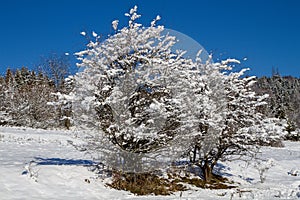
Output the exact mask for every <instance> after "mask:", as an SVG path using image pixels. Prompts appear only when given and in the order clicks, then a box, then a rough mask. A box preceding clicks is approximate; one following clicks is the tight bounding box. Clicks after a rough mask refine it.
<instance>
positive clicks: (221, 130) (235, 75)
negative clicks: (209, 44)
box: [188, 59, 284, 180]
mask: <svg viewBox="0 0 300 200" xmlns="http://www.w3.org/2000/svg"><path fill="white" fill-rule="evenodd" d="M232 63H233V64H235V63H237V64H239V61H237V60H235V59H228V60H224V61H222V62H220V63H209V62H207V63H205V64H201V62H198V63H197V64H198V65H197V66H198V74H199V75H198V76H195V77H194V78H193V79H191V83H194V84H197V83H199V82H200V83H205V84H204V85H203V86H202V87H199V86H198V87H196V88H195V89H194V90H191V91H194V93H195V96H194V97H193V99H190V100H189V101H188V102H190V103H191V104H192V105H193V107H194V109H193V110H191V111H192V112H193V113H190V114H189V116H190V117H191V118H192V119H190V120H189V121H190V122H191V125H190V127H192V129H191V130H189V131H193V132H195V133H197V136H196V139H195V141H194V142H195V146H194V149H192V150H191V152H192V153H191V154H192V158H191V159H192V161H193V162H194V163H196V164H197V165H199V166H200V167H201V168H202V171H203V172H204V174H203V175H204V178H205V179H207V180H209V179H210V178H211V176H212V170H213V168H214V166H215V165H216V164H217V162H218V161H219V160H220V159H226V158H227V159H228V158H229V157H232V156H235V155H240V156H243V155H249V153H250V152H251V153H255V152H256V151H257V148H258V144H261V143H264V144H268V143H270V142H273V141H276V140H280V139H282V137H283V135H284V134H283V132H284V129H283V126H279V125H278V124H276V121H275V120H268V119H264V118H265V116H264V115H263V114H261V113H260V112H259V110H260V107H261V106H263V105H265V104H266V102H265V99H266V98H267V97H268V95H262V96H260V95H257V94H256V93H255V92H254V91H252V85H253V84H254V83H255V77H243V76H244V72H245V71H247V70H248V69H243V70H241V71H239V72H233V71H232V67H231V65H230V64H232ZM189 97H190V96H189ZM195 100H196V101H195ZM193 102H196V104H195V103H194V104H193Z"/></svg>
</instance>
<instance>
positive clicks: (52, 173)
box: [0, 127, 300, 200]
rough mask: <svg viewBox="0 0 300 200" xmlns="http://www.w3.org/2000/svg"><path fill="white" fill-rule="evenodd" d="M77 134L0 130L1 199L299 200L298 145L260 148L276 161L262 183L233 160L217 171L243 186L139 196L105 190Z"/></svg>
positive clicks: (253, 170) (250, 167)
mask: <svg viewBox="0 0 300 200" xmlns="http://www.w3.org/2000/svg"><path fill="white" fill-rule="evenodd" d="M73 135H74V133H73V132H64V131H44V130H35V129H28V128H26V129H25V128H6V127H0V199H3V200H6V199H39V200H40V199H64V200H68V199H300V143H297V142H285V147H284V148H270V147H268V148H263V149H262V154H261V155H260V156H261V157H262V158H264V159H273V160H272V162H273V166H272V167H271V168H270V169H269V170H267V172H265V173H264V174H263V175H265V176H266V180H265V182H264V183H261V181H260V176H259V173H258V172H259V170H258V169H257V168H258V167H254V164H250V165H247V164H246V163H245V162H239V161H234V162H226V163H221V164H220V165H219V167H220V168H221V172H222V173H223V175H225V176H227V177H228V178H229V179H231V180H234V181H235V182H237V183H239V188H235V189H230V190H204V189H199V188H191V190H188V191H185V192H183V193H181V194H180V193H175V194H174V195H171V196H167V197H165V196H159V197H157V196H142V197H141V196H134V195H132V194H130V193H128V192H125V191H117V190H114V189H110V188H107V187H106V186H105V184H104V183H103V181H102V180H101V179H99V178H97V177H96V175H95V174H94V173H93V172H92V171H90V170H89V167H87V165H90V164H92V163H93V162H92V160H91V158H90V157H89V156H88V155H85V154H84V153H82V152H79V151H78V150H76V149H75V148H74V147H73V146H71V145H70V144H69V143H68V140H72V141H74V140H75V139H74V137H72V136H73ZM75 142H76V141H75ZM32 161H33V162H32ZM259 166H260V167H264V165H259ZM298 170H299V172H298ZM291 174H294V175H295V176H293V175H291Z"/></svg>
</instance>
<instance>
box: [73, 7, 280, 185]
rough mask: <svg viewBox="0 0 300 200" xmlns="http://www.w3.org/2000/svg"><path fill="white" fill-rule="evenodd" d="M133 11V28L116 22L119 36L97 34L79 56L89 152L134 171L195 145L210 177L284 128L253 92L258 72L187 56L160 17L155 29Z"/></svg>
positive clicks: (78, 87)
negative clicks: (224, 161)
mask: <svg viewBox="0 0 300 200" xmlns="http://www.w3.org/2000/svg"><path fill="white" fill-rule="evenodd" d="M126 16H128V17H129V23H128V26H127V27H124V28H122V29H118V21H114V22H113V23H112V26H113V28H114V29H115V34H113V35H111V36H109V37H108V38H107V39H106V40H101V38H100V37H99V36H98V35H97V34H96V33H94V32H93V37H94V40H93V41H90V42H89V43H88V45H87V49H86V50H84V51H81V52H79V53H77V55H78V58H79V60H80V63H79V64H78V66H79V67H82V72H80V73H78V74H76V75H75V76H74V83H75V87H74V90H73V92H72V94H73V95H74V96H73V102H72V106H73V108H74V109H73V111H74V112H73V114H74V117H75V125H76V126H77V127H80V128H81V130H82V131H83V133H84V134H83V137H85V140H86V141H87V145H85V148H86V149H88V150H89V151H92V152H95V153H97V154H98V155H99V156H102V157H101V160H102V161H104V162H105V160H106V163H107V164H110V165H112V166H114V167H118V166H121V167H122V170H123V171H124V170H125V171H126V170H128V171H131V172H132V171H133V172H134V171H137V170H145V169H149V168H152V169H153V168H157V166H156V164H158V163H168V162H169V161H174V159H178V158H179V157H180V156H182V155H183V154H185V153H187V152H188V151H189V150H190V151H191V152H192V161H193V162H194V163H195V164H197V165H198V166H199V167H200V168H201V169H202V170H203V174H204V178H205V180H206V181H210V179H211V178H212V176H213V173H212V172H213V168H214V166H215V165H216V164H217V162H218V161H219V160H220V159H223V158H228V157H231V156H234V155H239V156H243V155H246V154H248V153H249V152H251V151H254V150H256V147H257V145H258V144H259V142H260V141H263V140H264V138H267V137H269V136H270V135H269V134H270V133H271V132H273V131H274V130H275V129H276V130H277V126H276V124H275V123H274V122H273V121H271V120H269V121H268V120H264V118H265V117H264V115H262V114H261V113H260V112H259V110H260V109H259V108H260V107H261V106H262V105H264V104H265V101H264V100H265V98H266V97H267V96H265V95H262V96H260V95H256V94H255V92H253V91H252V89H251V87H252V85H253V84H254V82H255V81H254V77H243V76H244V72H245V71H247V69H244V70H241V71H239V72H233V71H232V67H231V65H230V64H232V63H233V64H239V61H237V60H235V59H228V60H225V61H221V62H220V63H213V62H212V59H211V58H210V59H209V60H208V61H206V62H203V61H201V60H200V56H199V55H198V59H197V60H196V61H195V62H194V61H192V60H190V59H185V58H184V52H182V51H180V50H177V51H176V50H174V49H172V47H173V45H174V44H175V42H176V38H175V37H172V36H170V35H168V34H167V35H163V34H162V33H163V30H164V27H163V26H157V25H156V22H157V21H158V20H159V19H160V17H159V16H158V17H157V18H156V19H155V20H153V21H152V22H151V24H150V26H149V27H143V26H142V25H141V24H139V23H137V19H138V18H139V17H140V15H138V14H137V7H134V8H133V9H131V10H130V12H129V13H128V14H126ZM82 35H86V33H82ZM200 53H201V52H199V54H200ZM262 123H263V124H262ZM260 129H263V131H262V130H260ZM278 134H279V131H276V132H275V134H274V137H277V136H278ZM272 137H273V136H272ZM264 141H267V140H264ZM153 161H154V162H153Z"/></svg>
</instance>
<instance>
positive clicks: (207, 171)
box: [201, 162, 213, 183]
mask: <svg viewBox="0 0 300 200" xmlns="http://www.w3.org/2000/svg"><path fill="white" fill-rule="evenodd" d="M201 169H202V173H203V178H204V181H205V182H206V183H209V182H210V181H211V180H212V178H213V172H212V170H213V167H212V166H211V165H210V164H209V163H208V162H205V163H204V165H203V166H202V167H201Z"/></svg>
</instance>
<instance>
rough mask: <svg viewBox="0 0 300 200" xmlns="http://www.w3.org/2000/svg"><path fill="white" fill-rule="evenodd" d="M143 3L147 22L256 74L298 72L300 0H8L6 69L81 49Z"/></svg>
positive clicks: (4, 13)
mask: <svg viewBox="0 0 300 200" xmlns="http://www.w3.org/2000/svg"><path fill="white" fill-rule="evenodd" d="M134 5H137V6H138V7H139V13H140V14H142V19H141V20H140V22H141V23H143V24H144V25H145V26H147V25H148V24H149V23H150V21H151V20H152V19H153V18H155V17H156V15H160V16H161V17H162V20H161V22H160V24H163V25H165V27H166V28H170V29H174V30H177V31H179V32H182V33H184V34H186V35H189V36H190V37H192V38H194V39H195V40H196V41H198V42H199V43H200V44H201V45H202V46H203V47H204V48H205V49H206V50H207V51H208V52H210V53H213V55H214V59H215V60H216V59H218V58H228V57H230V58H237V59H243V58H245V57H247V60H246V61H243V67H250V68H251V72H250V74H251V75H257V76H262V75H267V76H269V75H271V73H272V67H273V68H278V69H279V72H280V74H282V75H293V76H296V77H300V61H299V59H300V1H299V0H183V1H181V0H180V1H176V0H173V1H171V0H106V1H100V0H81V1H74V0H43V1H42V0H9V1H8V0H6V1H2V2H1V3H0V25H1V29H0V30H1V31H0V69H1V70H0V71H3V70H5V69H6V68H7V67H8V66H10V67H11V68H19V67H21V66H27V67H29V68H31V67H33V66H34V65H37V64H38V63H39V62H40V58H41V57H42V56H47V55H49V54H50V53H64V52H70V54H72V53H74V52H77V51H79V50H82V49H83V48H84V47H85V46H84V45H85V44H86V42H87V41H86V39H85V38H83V37H82V36H81V35H80V34H79V33H80V32H81V31H86V32H91V31H92V30H95V31H96V32H97V33H99V34H103V35H106V34H108V33H111V32H112V28H111V21H113V20H114V19H120V21H121V24H125V22H126V18H125V17H124V13H125V12H128V10H129V9H130V8H131V7H133V6H134Z"/></svg>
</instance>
